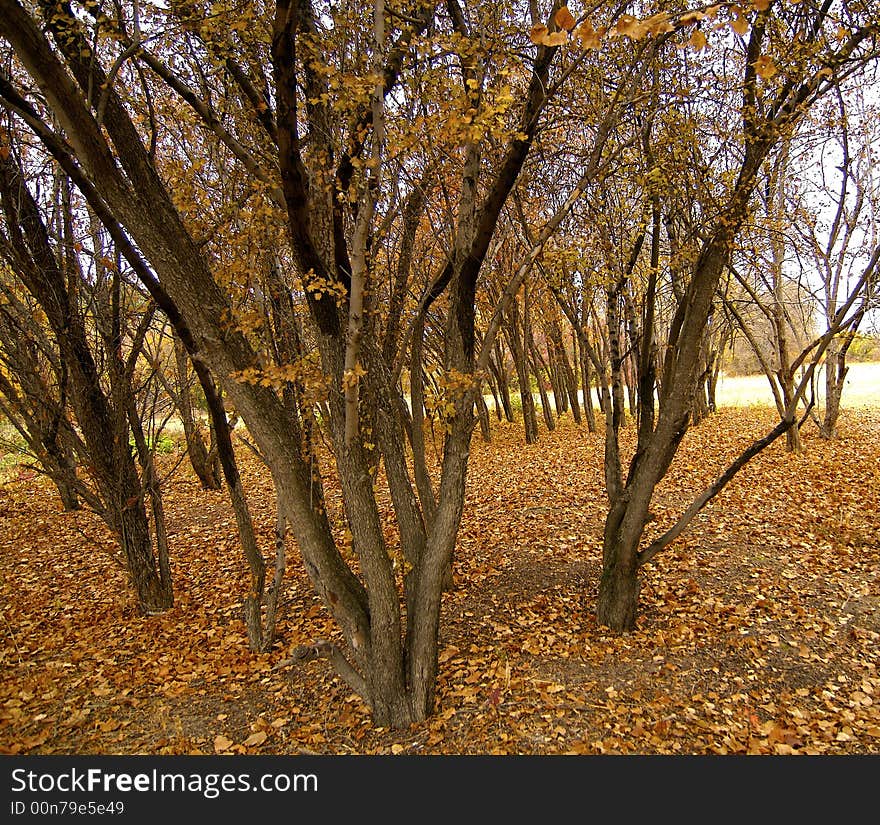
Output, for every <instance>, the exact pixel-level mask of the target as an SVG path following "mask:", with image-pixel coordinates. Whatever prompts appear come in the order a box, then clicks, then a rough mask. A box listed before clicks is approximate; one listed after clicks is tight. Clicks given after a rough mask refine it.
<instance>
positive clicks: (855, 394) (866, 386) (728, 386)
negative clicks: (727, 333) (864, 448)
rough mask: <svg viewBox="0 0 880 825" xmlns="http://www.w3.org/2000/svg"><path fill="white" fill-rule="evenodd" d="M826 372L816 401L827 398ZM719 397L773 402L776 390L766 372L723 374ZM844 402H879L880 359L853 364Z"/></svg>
mask: <svg viewBox="0 0 880 825" xmlns="http://www.w3.org/2000/svg"><path fill="white" fill-rule="evenodd" d="M824 388H825V382H824V375H823V376H820V381H819V382H818V384H817V387H816V390H817V398H816V403H817V405H819V404H821V403H822V402H823V400H824V397H825V393H824ZM717 399H718V404H719V406H722V407H755V406H758V407H763V406H770V407H772V406H773V393H772V392H771V390H770V384H769V382H768V380H767V377H766V376H764V375H740V376H724V375H722V377H721V378H719V379H718V392H717ZM841 404H842V406H843V407H845V408H849V409H857V408H859V407H877V406H880V363H864V364H851V365H850V368H849V374H848V375H847V378H846V386H845V387H844V390H843V399H842V402H841Z"/></svg>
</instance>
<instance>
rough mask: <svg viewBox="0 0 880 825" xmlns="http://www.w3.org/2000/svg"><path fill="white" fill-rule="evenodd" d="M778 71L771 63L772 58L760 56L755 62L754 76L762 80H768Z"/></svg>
mask: <svg viewBox="0 0 880 825" xmlns="http://www.w3.org/2000/svg"><path fill="white" fill-rule="evenodd" d="M777 71H778V69H777V68H776V64H775V63H774V62H773V58H772V57H768V56H767V55H766V54H762V55H761V56H760V57H759V58H758V59H757V60H756V61H755V74H756V75H758V77H760V78H762V79H763V80H769V79H770V78H771V77H773V75H775V74H776V72H777Z"/></svg>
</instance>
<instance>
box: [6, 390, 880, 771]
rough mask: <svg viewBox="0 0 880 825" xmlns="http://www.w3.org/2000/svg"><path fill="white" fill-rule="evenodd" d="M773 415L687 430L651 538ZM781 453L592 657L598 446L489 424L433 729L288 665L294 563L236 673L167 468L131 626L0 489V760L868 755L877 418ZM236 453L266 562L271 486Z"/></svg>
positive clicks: (120, 584) (69, 544) (93, 542)
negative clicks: (271, 637) (147, 585)
mask: <svg viewBox="0 0 880 825" xmlns="http://www.w3.org/2000/svg"><path fill="white" fill-rule="evenodd" d="M774 415H775V413H774V412H773V411H771V410H770V409H767V408H725V409H722V410H721V411H720V412H718V413H717V414H715V415H714V416H712V417H710V418H709V419H708V420H707V421H705V422H704V423H703V424H701V425H700V426H698V427H696V428H694V429H693V430H692V431H691V432H689V433H688V435H687V437H686V438H685V441H684V443H683V445H682V448H681V450H680V452H679V455H678V456H677V458H676V460H675V462H674V464H673V467H672V470H671V472H670V474H669V476H668V477H667V478H666V480H665V481H664V482H663V484H662V485H661V487H660V488H658V491H657V495H656V497H655V501H654V505H653V513H654V515H655V517H656V518H655V520H654V521H653V522H652V523H651V524H650V525H649V530H650V535H654V534H655V533H656V532H659V531H660V530H663V529H665V528H666V527H668V526H669V525H670V524H671V523H672V521H673V519H674V518H675V516H676V514H677V513H679V512H681V510H682V509H683V508H684V507H685V506H686V505H687V503H689V501H690V499H691V497H692V496H693V495H694V494H695V493H696V492H698V491H699V490H701V489H702V488H703V486H704V485H705V484H707V483H708V482H710V481H711V480H713V479H714V478H715V477H716V476H717V475H718V474H719V473H720V472H721V471H722V469H723V468H724V467H725V466H726V465H727V464H728V463H729V462H730V461H731V460H732V459H733V458H734V457H735V456H736V455H737V454H738V453H739V452H740V451H741V450H742V449H743V448H744V447H745V446H746V445H747V444H748V443H750V442H751V441H752V440H753V439H754V438H756V437H758V436H760V435H762V434H764V433H765V432H766V431H767V430H768V429H769V428H770V427H772V426H773V424H774V423H775V422H774ZM628 432H630V433H631V432H632V426H631V425H630V427H629V428H628ZM804 440H805V446H806V450H805V452H804V453H803V454H799V455H791V454H788V453H787V452H786V450H785V445H784V443H782V442H783V441H784V439H782V440H780V441H778V442H777V443H775V444H773V445H772V446H771V447H770V448H768V449H767V450H766V451H765V452H764V453H762V454H761V455H759V456H758V457H757V458H755V459H754V460H753V461H752V462H751V463H750V464H749V465H747V466H746V467H745V468H744V469H743V470H742V471H741V472H740V474H739V475H738V476H737V477H736V478H735V479H734V480H733V482H732V483H731V484H730V485H729V486H728V487H727V488H726V489H725V490H724V491H723V492H722V493H721V494H720V495H719V496H718V498H717V499H715V500H714V501H713V502H712V503H711V504H710V505H709V506H708V507H707V508H706V509H705V510H704V511H703V512H702V513H701V514H700V515H699V516H698V517H697V518H696V520H695V521H694V522H693V524H692V525H691V527H690V528H689V529H688V530H687V531H686V532H685V533H684V534H683V535H682V536H681V537H680V538H679V539H678V540H676V541H675V543H674V544H673V545H672V546H671V547H670V548H669V549H668V550H667V551H666V552H665V553H663V554H661V555H660V556H658V557H657V558H656V559H655V561H654V562H653V563H651V564H650V565H648V566H647V568H646V569H645V570H644V575H643V584H642V591H641V612H640V617H639V621H638V628H637V629H636V630H635V631H633V632H631V633H626V634H620V635H616V634H611V633H609V632H608V631H607V630H605V629H603V628H601V627H599V626H597V624H596V622H595V619H594V611H595V597H596V589H597V584H598V577H599V571H600V548H601V538H600V537H601V530H602V520H603V516H604V513H605V505H606V499H605V495H604V488H603V484H602V452H603V447H602V438H601V436H600V435H599V434H590V433H589V432H587V429H586V427H577V426H575V425H574V424H572V423H571V421H570V420H569V419H568V418H563V419H562V420H561V422H560V424H559V426H558V427H557V429H556V430H555V431H554V432H552V433H548V432H546V431H545V430H543V429H542V432H541V437H540V440H539V442H538V443H537V444H535V445H532V446H525V444H524V443H523V434H522V428H521V426H520V425H510V424H500V423H497V422H495V421H494V419H493V440H492V443H491V444H485V443H483V442H482V441H481V440H480V437H479V434H477V435H476V436H475V439H474V445H473V450H472V464H471V469H470V473H469V481H468V493H467V501H466V506H465V511H464V517H463V521H462V526H461V532H460V537H459V543H458V549H457V552H456V559H455V570H454V578H455V586H454V589H453V590H451V591H450V592H448V593H447V594H446V596H445V598H444V602H443V608H442V620H441V637H442V638H441V650H442V653H441V656H440V663H441V664H440V676H439V683H438V692H437V702H436V714H435V715H434V716H433V717H432V718H431V719H430V720H429V721H427V722H425V723H423V724H420V725H415V726H413V727H412V728H411V729H409V730H404V731H395V730H388V729H381V728H380V729H376V728H373V727H372V725H371V722H370V717H369V713H368V710H367V708H366V707H365V706H364V704H363V703H362V702H361V701H360V700H359V699H358V698H357V697H356V696H355V695H353V694H352V693H351V691H350V690H349V689H348V688H347V687H346V686H345V684H344V683H343V682H341V681H340V680H339V679H338V678H336V677H335V676H334V675H333V673H332V672H331V671H330V670H329V668H328V665H327V663H326V662H325V661H321V660H318V661H313V662H310V663H308V664H304V665H299V666H292V665H290V664H289V662H288V659H289V657H290V654H291V651H292V650H293V649H294V648H296V647H297V646H298V645H301V644H306V643H309V642H312V641H314V640H316V639H319V638H331V639H332V638H335V637H336V634H335V630H334V629H333V626H332V624H331V623H330V622H329V620H328V619H327V616H326V613H325V611H324V610H323V608H322V607H321V605H320V604H319V603H318V601H317V599H316V598H315V596H314V595H313V593H312V591H311V588H310V587H309V584H308V580H307V578H306V576H305V574H304V572H303V571H302V569H301V565H300V564H299V561H298V557H297V555H296V553H295V548H294V547H291V552H290V558H289V564H288V571H287V576H286V579H285V581H286V587H285V597H284V602H283V609H282V610H281V615H280V618H279V622H278V642H277V644H276V646H275V648H274V649H272V650H271V651H269V652H267V653H264V654H259V655H256V654H252V653H249V652H248V650H247V645H246V638H245V633H244V626H243V622H242V611H241V601H242V597H243V595H244V594H245V592H246V581H247V576H246V571H245V564H244V560H243V557H242V554H241V552H240V550H239V549H238V544H237V537H236V531H235V521H234V518H233V515H232V512H231V508H230V507H229V505H228V503H227V499H226V496H225V493H223V492H211V493H208V492H204V491H202V490H201V489H200V488H199V486H198V484H197V483H196V481H195V479H194V476H193V475H192V473H191V472H190V471H189V469H188V466H187V464H186V462H185V461H183V462H181V463H180V465H179V467H178V468H177V469H176V471H175V472H174V473H173V474H172V475H171V477H170V478H169V480H168V481H167V484H166V487H165V491H166V493H165V506H166V510H167V520H168V526H169V533H170V541H171V547H172V564H173V574H174V580H175V594H176V602H175V606H174V608H173V609H172V610H170V611H169V612H167V613H166V614H164V615H161V616H153V617H143V616H140V615H138V614H137V612H136V611H135V609H134V606H133V602H132V598H131V593H130V590H129V588H128V587H127V585H126V580H125V575H124V571H123V570H122V569H121V568H120V567H119V565H118V563H117V562H116V561H115V557H114V547H113V542H112V541H111V540H110V537H109V535H108V534H107V531H106V530H105V529H104V528H103V526H102V525H101V523H100V522H99V521H98V520H97V518H96V517H95V516H94V515H92V514H89V513H87V512H78V513H64V512H62V511H61V508H60V506H59V502H58V500H57V497H56V496H55V495H54V494H53V492H52V490H51V489H50V488H49V486H48V485H47V484H46V483H45V482H44V481H43V480H42V479H41V478H40V477H39V476H35V475H33V474H32V473H31V472H30V471H28V470H27V469H26V468H21V469H20V470H19V472H18V475H16V476H15V477H13V478H12V479H11V480H10V481H8V482H7V483H5V484H4V485H2V486H0V572H2V584H0V598H2V602H0V605H2V607H0V672H2V676H0V752H4V753H12V754H50V753H54V754H104V755H110V754H199V753H208V754H213V753H231V754H234V753H248V754H313V753H319V754H386V753H405V754H569V753H571V754H624V753H630V754H739V753H756V754H878V753H880V672H878V665H880V408H876V407H859V408H855V409H847V410H846V411H845V413H844V415H843V419H842V423H841V433H840V438H839V440H838V441H836V442H826V441H822V440H821V439H819V438H818V435H817V433H816V429H815V427H814V426H813V425H812V424H810V425H808V426H806V427H805V428H804ZM239 454H240V457H241V462H242V464H243V476H244V478H245V484H246V488H247V490H248V494H249V498H250V500H251V503H252V506H253V509H254V513H255V518H256V520H257V523H258V525H259V531H260V538H261V541H262V542H263V545H264V549H265V551H266V552H267V553H268V552H269V550H270V548H271V547H272V541H273V526H274V514H273V497H272V488H271V485H270V484H268V483H267V480H266V478H265V474H264V473H263V472H262V471H261V469H260V467H259V466H258V464H257V462H256V459H255V458H254V457H253V456H252V454H251V453H250V452H249V451H248V450H246V449H241V450H240V452H239ZM179 458H180V457H179V456H176V455H174V454H173V453H172V454H169V455H166V456H163V457H162V459H163V462H164V463H165V464H166V465H167V467H168V468H170V466H171V464H172V463H173V462H175V461H177V460H178V459H179ZM329 498H330V503H331V505H333V506H334V507H338V495H337V494H336V493H335V491H333V490H331V494H330V496H329ZM385 517H386V523H387V526H388V530H389V534H390V531H391V530H392V528H391V515H390V512H389V513H386V514H385ZM649 537H650V536H649Z"/></svg>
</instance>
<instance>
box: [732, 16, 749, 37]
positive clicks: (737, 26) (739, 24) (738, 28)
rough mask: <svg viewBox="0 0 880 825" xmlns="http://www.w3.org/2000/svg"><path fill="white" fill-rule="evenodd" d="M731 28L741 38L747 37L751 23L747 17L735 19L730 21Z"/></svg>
mask: <svg viewBox="0 0 880 825" xmlns="http://www.w3.org/2000/svg"><path fill="white" fill-rule="evenodd" d="M730 28H732V29H733V30H734V31H735V32H736V33H737V34H738V35H739V36H740V37H745V34H746V32H747V31H748V30H749V21H748V20H746V19H745V17H734V19H733V20H731V21H730Z"/></svg>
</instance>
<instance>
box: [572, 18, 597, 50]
mask: <svg viewBox="0 0 880 825" xmlns="http://www.w3.org/2000/svg"><path fill="white" fill-rule="evenodd" d="M604 33H605V29H604V28H603V29H600V30H599V31H596V30H595V29H594V28H593V24H592V23H591V22H590V21H589V20H584V22H583V23H581V24H580V26H578V27H577V31H575V33H574V36H575V37H577V39H578V40H580V41H581V48H584V49H598V48H599V46H601V45H602V35H603V34H604Z"/></svg>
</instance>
